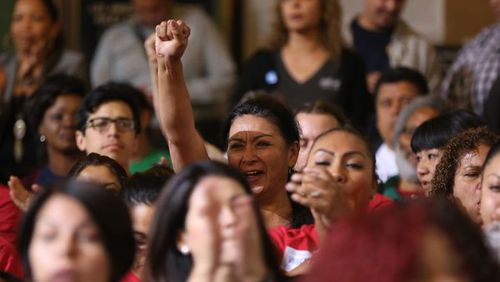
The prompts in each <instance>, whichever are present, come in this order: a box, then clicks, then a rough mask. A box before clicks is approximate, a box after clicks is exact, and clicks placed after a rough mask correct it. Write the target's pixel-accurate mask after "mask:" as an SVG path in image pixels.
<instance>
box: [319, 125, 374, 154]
mask: <svg viewBox="0 0 500 282" xmlns="http://www.w3.org/2000/svg"><path fill="white" fill-rule="evenodd" d="M319 149H322V150H326V151H330V152H334V153H336V154H343V153H346V152H352V151H358V152H360V153H362V154H363V155H365V156H366V157H370V151H369V149H368V148H367V145H366V143H365V142H364V141H363V140H362V139H360V138H359V137H357V136H356V135H354V134H351V133H349V132H345V131H334V132H331V133H329V134H327V135H325V136H322V137H321V138H319V139H318V140H316V142H315V143H314V146H313V148H312V152H314V151H316V150H319Z"/></svg>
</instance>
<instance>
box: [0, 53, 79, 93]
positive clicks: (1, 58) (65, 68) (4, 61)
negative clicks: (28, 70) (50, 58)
mask: <svg viewBox="0 0 500 282" xmlns="http://www.w3.org/2000/svg"><path fill="white" fill-rule="evenodd" d="M0 66H2V67H3V68H4V71H5V74H6V75H7V85H6V87H5V92H4V93H3V94H2V93H0V95H1V96H2V100H3V102H8V101H9V100H10V99H11V97H12V91H13V89H14V82H15V79H16V72H17V66H18V62H17V58H16V54H15V53H4V54H1V55H0ZM57 73H64V74H68V75H74V76H77V77H79V78H81V79H83V80H84V81H85V80H86V78H87V73H86V67H85V63H84V60H83V56H82V55H81V54H80V53H77V52H74V51H69V50H65V51H63V52H62V54H61V56H60V57H59V59H58V61H57V62H56V63H55V64H54V66H53V67H52V68H51V69H50V70H49V71H48V73H46V74H44V77H47V76H50V75H53V74H57Z"/></svg>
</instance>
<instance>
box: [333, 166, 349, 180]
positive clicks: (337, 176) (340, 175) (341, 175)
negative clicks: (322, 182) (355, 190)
mask: <svg viewBox="0 0 500 282" xmlns="http://www.w3.org/2000/svg"><path fill="white" fill-rule="evenodd" d="M328 172H329V173H330V175H331V176H332V178H333V181H334V182H335V183H345V182H346V181H347V176H346V174H345V172H344V169H342V166H341V165H340V164H333V165H331V166H330V168H329V169H328Z"/></svg>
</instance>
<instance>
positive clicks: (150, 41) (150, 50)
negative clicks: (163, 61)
mask: <svg viewBox="0 0 500 282" xmlns="http://www.w3.org/2000/svg"><path fill="white" fill-rule="evenodd" d="M155 44H156V33H153V34H151V35H150V36H148V38H146V41H144V49H145V50H146V55H147V56H148V60H149V63H151V64H153V65H156V63H157V61H156V46H155Z"/></svg>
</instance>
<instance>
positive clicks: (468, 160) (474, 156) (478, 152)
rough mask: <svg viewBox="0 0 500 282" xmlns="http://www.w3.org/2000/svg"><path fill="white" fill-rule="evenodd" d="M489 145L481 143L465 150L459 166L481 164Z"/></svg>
mask: <svg viewBox="0 0 500 282" xmlns="http://www.w3.org/2000/svg"><path fill="white" fill-rule="evenodd" d="M489 149H490V146H488V145H484V144H481V145H479V147H477V148H476V149H475V150H473V151H470V152H466V153H465V154H464V155H463V156H462V157H461V158H460V162H459V168H463V167H467V166H482V165H483V163H484V160H485V159H486V155H487V154H488V151H489Z"/></svg>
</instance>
